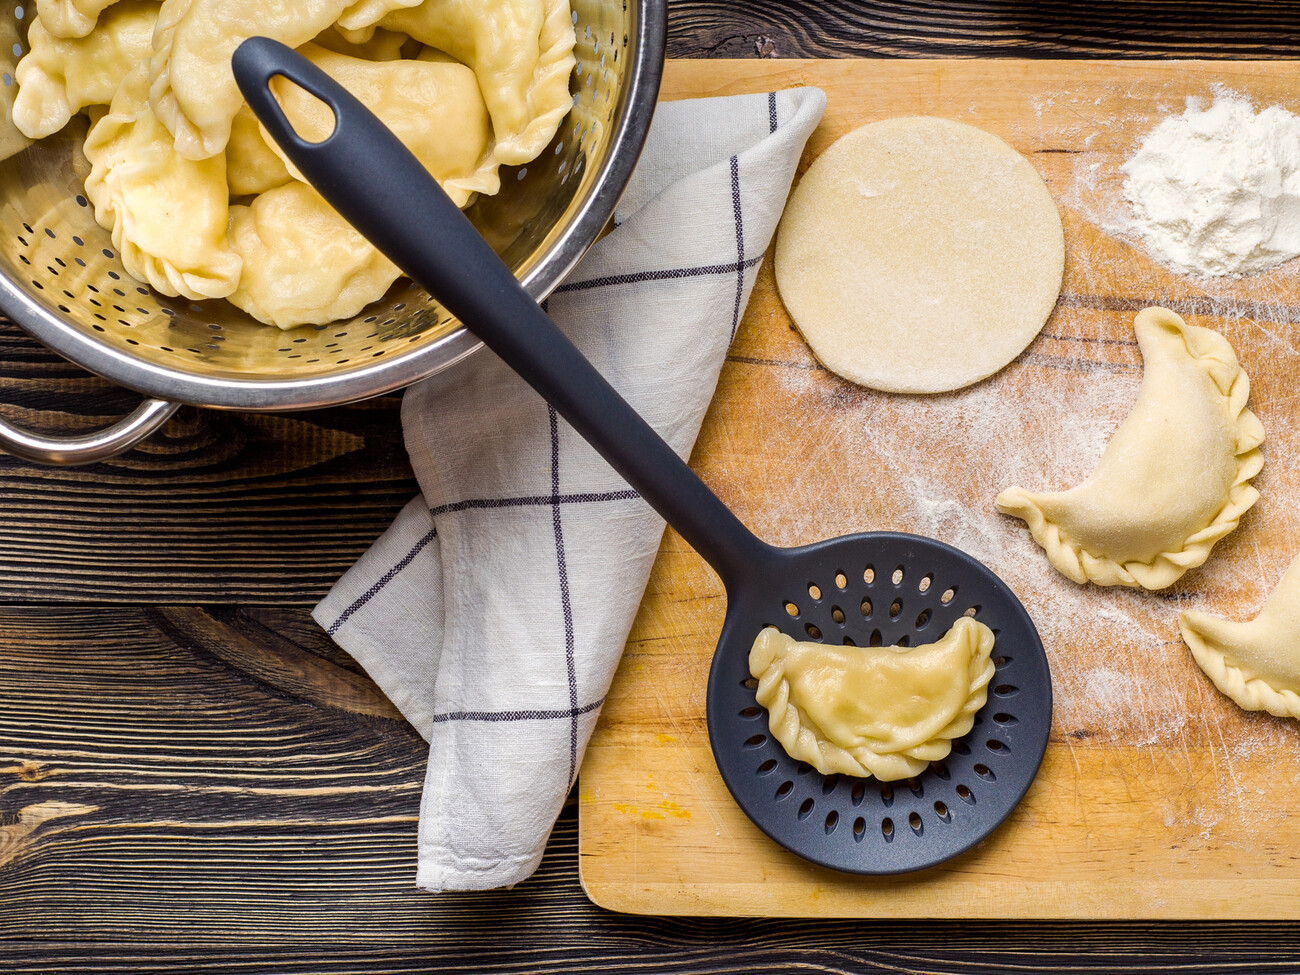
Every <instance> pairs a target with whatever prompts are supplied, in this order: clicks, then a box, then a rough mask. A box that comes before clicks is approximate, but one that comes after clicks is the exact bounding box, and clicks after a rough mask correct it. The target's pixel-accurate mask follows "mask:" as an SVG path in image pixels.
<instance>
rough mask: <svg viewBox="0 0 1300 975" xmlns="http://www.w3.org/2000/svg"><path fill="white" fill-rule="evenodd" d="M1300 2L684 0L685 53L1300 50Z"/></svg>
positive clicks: (1223, 53)
mask: <svg viewBox="0 0 1300 975" xmlns="http://www.w3.org/2000/svg"><path fill="white" fill-rule="evenodd" d="M1298 23H1300V5H1297V4H1295V3H1293V2H1286V3H1266V4H1261V3H1240V2H1227V3H1206V2H1191V3H1169V2H1163V0H1154V2H1150V0H1148V2H1143V0H1119V2H1110V3H1089V4H1079V3H1070V2H1068V0H1054V2H1046V3H1028V2H1024V0H1011V2H999V0H964V2H962V3H946V2H944V0H895V2H882V0H787V2H783V3H743V4H742V3H735V2H734V0H674V2H673V3H672V5H671V6H670V7H669V17H668V45H669V51H670V53H671V54H672V55H673V56H674V57H711V58H754V57H769V58H770V57H774V58H843V57H854V56H856V57H873V56H874V57H880V56H886V57H900V56H901V57H916V56H921V57H972V56H983V57H1030V58H1032V57H1052V58H1119V57H1139V56H1142V57H1181V58H1269V57H1274V58H1294V57H1296V56H1297V55H1300V31H1298V30H1297V27H1296V25H1297V24H1298Z"/></svg>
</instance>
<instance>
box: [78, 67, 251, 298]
mask: <svg viewBox="0 0 1300 975" xmlns="http://www.w3.org/2000/svg"><path fill="white" fill-rule="evenodd" d="M148 70H149V66H148V64H147V63H144V62H142V63H141V64H139V65H138V66H137V67H136V68H135V70H133V71H132V72H131V73H130V74H128V75H127V77H126V80H125V81H123V82H122V86H121V88H119V89H118V92H117V94H116V95H115V96H114V98H113V104H112V106H111V107H110V108H109V112H108V114H107V115H105V116H104V117H103V118H102V119H100V120H99V121H98V122H96V123H95V124H94V125H93V126H92V127H91V130H90V133H89V135H87V137H86V146H85V152H86V158H87V159H89V160H90V163H91V169H90V175H89V176H88V177H86V196H87V197H88V198H89V199H90V201H91V203H93V204H94V205H95V219H96V220H98V221H99V223H100V226H102V227H104V228H106V229H107V230H109V231H111V232H112V235H113V244H114V246H115V247H117V249H118V251H119V252H120V254H121V257H122V264H123V266H124V267H125V268H126V270H127V271H128V272H129V273H130V274H131V275H132V276H133V277H135V278H138V279H139V280H141V281H147V282H148V283H149V284H150V285H151V286H153V287H154V288H155V289H157V290H158V291H161V292H162V293H163V294H167V295H184V296H185V297H186V298H192V299H202V298H222V297H225V296H226V295H228V294H230V292H231V291H233V290H234V288H235V285H236V284H237V283H238V281H239V273H240V269H241V265H242V262H241V260H240V258H239V255H238V254H236V253H235V252H234V251H233V250H231V249H230V247H229V246H228V245H227V244H226V217H227V204H228V199H229V198H228V191H227V189H226V157H225V155H224V154H221V155H217V156H214V157H212V158H211V159H205V160H201V161H198V162H195V161H193V160H189V159H182V158H181V157H180V156H179V155H177V154H176V152H175V150H174V149H173V148H172V139H171V134H170V133H169V132H168V131H167V129H166V127H165V126H164V125H163V124H162V123H161V122H160V121H158V118H157V116H155V115H154V113H153V110H152V109H151V108H150V107H149V98H148V86H149V74H148Z"/></svg>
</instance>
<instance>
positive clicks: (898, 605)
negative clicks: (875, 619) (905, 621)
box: [889, 599, 903, 620]
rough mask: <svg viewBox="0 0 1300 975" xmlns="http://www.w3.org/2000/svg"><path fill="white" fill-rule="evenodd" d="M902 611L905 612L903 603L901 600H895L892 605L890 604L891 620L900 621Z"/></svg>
mask: <svg viewBox="0 0 1300 975" xmlns="http://www.w3.org/2000/svg"><path fill="white" fill-rule="evenodd" d="M902 611H903V601H902V600H901V599H895V600H894V601H893V602H892V603H890V604H889V618H890V619H891V620H896V619H898V614H899V613H901V612H902Z"/></svg>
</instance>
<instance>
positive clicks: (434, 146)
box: [262, 44, 501, 207]
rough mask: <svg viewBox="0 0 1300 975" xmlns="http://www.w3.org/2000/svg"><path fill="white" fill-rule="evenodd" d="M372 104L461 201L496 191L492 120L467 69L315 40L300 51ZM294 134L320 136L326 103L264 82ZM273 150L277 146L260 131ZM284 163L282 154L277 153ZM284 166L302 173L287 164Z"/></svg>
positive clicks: (327, 128)
mask: <svg viewBox="0 0 1300 975" xmlns="http://www.w3.org/2000/svg"><path fill="white" fill-rule="evenodd" d="M300 53H302V54H303V55H305V56H306V57H307V58H308V59H309V60H310V61H312V62H313V63H314V64H316V65H318V66H319V67H320V68H321V69H322V70H323V71H325V73H326V74H328V75H330V76H331V77H332V78H334V79H335V80H336V81H338V82H339V83H340V84H341V85H343V86H344V87H345V88H347V89H348V91H350V92H351V93H352V94H353V95H355V96H356V97H357V98H358V99H360V100H361V102H362V103H363V104H364V105H365V106H366V107H367V108H369V109H370V110H371V111H372V112H374V113H375V114H376V115H377V116H378V117H379V119H380V121H382V122H383V123H384V124H385V125H387V126H388V127H389V128H390V129H391V130H392V131H393V134H394V135H396V136H397V138H398V139H400V140H401V141H402V143H403V144H404V145H405V146H406V147H407V148H408V149H410V150H411V152H412V153H414V155H415V157H416V158H417V159H419V160H420V162H421V163H423V164H424V167H425V169H427V170H429V172H430V173H431V174H432V175H433V177H434V179H436V180H438V182H439V183H441V184H442V187H443V189H445V190H446V191H447V195H448V196H450V197H451V199H452V201H453V202H454V203H455V204H456V205H457V206H460V207H463V206H465V205H466V204H467V203H468V202H469V200H470V198H471V197H472V196H473V194H475V193H496V192H497V190H498V189H499V188H500V185H501V181H500V177H499V176H498V175H497V165H496V162H495V161H494V160H493V159H492V157H491V155H490V153H489V149H490V146H489V140H490V138H491V127H490V123H489V121H488V114H487V109H486V108H485V107H484V104H483V98H482V96H481V95H480V94H479V89H478V82H477V81H476V80H475V78H474V72H472V71H470V70H469V68H467V67H465V65H463V64H458V63H456V62H454V61H452V62H442V63H439V62H433V61H423V60H412V61H406V60H402V61H367V60H365V59H363V58H354V57H349V56H348V55H346V54H335V53H334V52H333V51H327V50H325V49H324V48H322V47H317V46H316V45H314V44H306V45H304V46H303V47H302V49H301V52H300ZM271 90H272V91H274V92H275V95H276V97H277V99H278V100H279V102H280V105H281V106H282V107H283V109H284V113H285V116H286V117H287V118H288V119H289V121H290V123H292V125H293V127H294V130H295V131H296V132H298V134H299V135H301V136H303V137H304V138H306V139H308V140H311V141H319V140H322V139H324V138H326V137H327V136H328V135H329V133H330V132H331V131H332V130H333V128H334V114H333V112H332V111H331V110H330V109H329V107H328V106H327V105H325V104H324V103H323V102H321V101H320V100H319V99H317V98H316V97H315V96H313V95H310V94H308V93H307V92H306V91H304V90H303V89H301V88H299V87H298V86H297V85H294V84H292V83H289V82H284V81H282V80H281V79H278V78H277V79H274V80H273V81H272V82H271ZM262 135H263V138H266V139H267V142H268V144H269V145H270V146H271V148H272V149H273V151H275V152H277V153H279V152H281V150H280V148H279V146H277V145H276V144H275V143H274V141H273V140H271V139H269V138H268V136H267V133H266V132H265V131H263V133H262ZM282 158H283V159H284V161H285V162H286V163H288V157H287V156H283V157H282ZM289 172H290V173H291V174H293V175H294V176H295V177H296V178H301V176H300V175H299V174H298V173H297V172H296V170H295V168H294V167H293V166H292V165H291V164H290V165H289Z"/></svg>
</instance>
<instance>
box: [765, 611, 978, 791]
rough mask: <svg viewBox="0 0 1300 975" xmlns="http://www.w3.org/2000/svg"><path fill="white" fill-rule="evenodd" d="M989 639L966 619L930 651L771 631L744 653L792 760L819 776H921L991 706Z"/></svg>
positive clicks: (770, 722)
mask: <svg viewBox="0 0 1300 975" xmlns="http://www.w3.org/2000/svg"><path fill="white" fill-rule="evenodd" d="M992 651H993V631H992V630H990V629H989V628H988V627H987V626H985V625H984V624H983V623H980V622H979V621H977V620H974V619H971V618H969V617H966V616H963V617H961V618H960V619H958V620H957V622H956V623H954V624H953V627H952V629H950V630H949V631H948V632H947V633H945V634H944V635H943V637H941V638H940V639H939V640H938V642H936V643H928V644H926V645H924V646H920V647H848V646H835V645H833V644H825V643H798V642H796V641H795V640H794V639H792V638H791V637H788V636H786V635H785V634H784V633H781V632H780V631H779V630H777V629H775V628H773V627H768V628H766V629H764V630H763V631H762V632H761V633H760V634H759V635H758V639H757V640H755V641H754V646H753V649H751V650H750V652H749V672H750V673H751V674H752V675H753V676H754V677H756V678H758V691H757V697H758V703H759V704H761V705H763V707H765V708H767V712H768V726H769V727H770V728H771V730H772V735H773V737H775V738H776V740H777V741H779V742H780V743H781V745H782V747H784V748H785V750H786V753H787V754H788V755H789V756H790V757H791V758H793V759H795V760H796V761H801V762H807V763H808V764H809V765H811V766H813V767H814V768H815V769H817V771H819V772H821V773H822V774H823V775H831V774H834V773H840V774H844V775H858V776H875V777H876V778H878V779H880V780H882V781H885V782H890V781H893V780H895V779H905V778H908V777H909V776H913V775H918V774H919V773H920V772H922V771H923V770H924V769H925V768H926V766H927V765H929V763H930V762H937V761H939V760H940V759H942V758H944V757H945V756H947V755H948V753H949V752H950V751H952V740H953V739H954V738H960V737H961V736H962V735H964V734H966V733H967V732H968V731H970V729H971V726H972V724H973V723H974V719H975V714H976V712H977V711H979V709H980V708H982V707H983V706H984V702H985V701H986V700H987V698H988V683H989V681H990V680H991V679H992V677H993V672H994V670H995V668H994V665H993V661H992V660H991V659H990V658H989V655H990V654H991V653H992Z"/></svg>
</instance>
